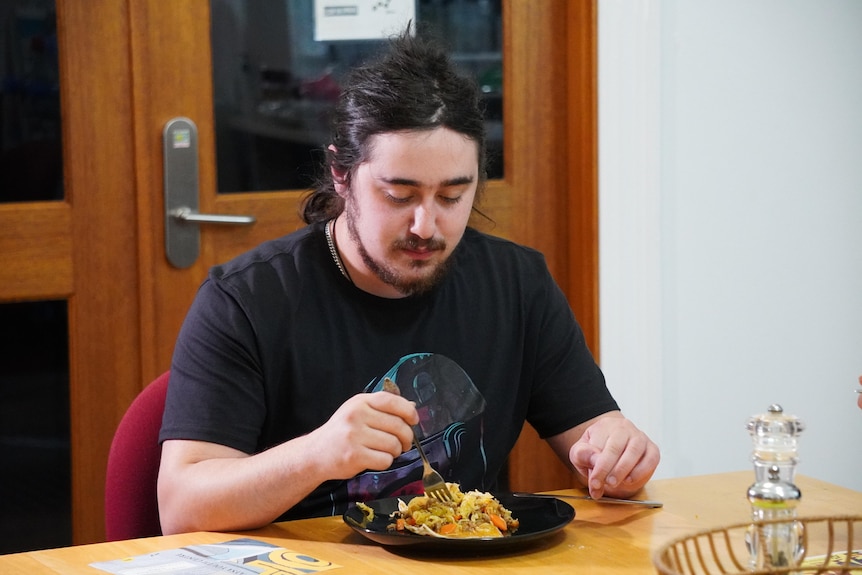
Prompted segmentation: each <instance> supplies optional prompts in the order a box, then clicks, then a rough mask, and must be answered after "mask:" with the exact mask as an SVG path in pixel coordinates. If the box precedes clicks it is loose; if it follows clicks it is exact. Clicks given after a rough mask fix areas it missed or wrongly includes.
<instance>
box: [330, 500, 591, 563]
mask: <svg viewBox="0 0 862 575" xmlns="http://www.w3.org/2000/svg"><path fill="white" fill-rule="evenodd" d="M492 495H493V496H494V497H496V498H497V499H498V500H499V501H500V503H502V504H503V506H504V507H506V508H507V509H509V510H510V511H511V512H512V517H514V518H515V519H517V520H518V521H519V522H520V527H519V528H518V530H517V531H515V532H514V533H513V534H511V535H509V536H507V537H471V538H467V539H442V538H440V537H433V536H430V535H418V534H416V533H410V532H399V531H389V530H388V529H387V528H386V527H387V526H388V525H389V524H390V523H391V522H392V520H391V519H390V518H389V516H390V515H391V514H392V513H393V512H394V511H396V510H397V509H398V499H399V498H398V497H390V498H388V499H378V500H376V501H369V502H368V503H367V505H368V506H369V507H371V508H372V509H374V520H373V521H367V520H366V518H365V515H364V514H363V513H362V511H361V510H360V509H359V508H358V507H356V506H355V505H351V506H350V508H349V509H348V510H347V511H346V512H345V513H344V516H343V518H344V522H345V523H347V524H348V525H349V526H350V527H352V528H353V530H354V531H356V532H357V533H359V534H360V535H362V536H364V537H367V538H368V539H370V540H372V541H374V542H376V543H380V544H381V545H392V546H395V545H397V546H407V545H412V546H421V547H422V548H434V549H437V548H444V549H469V550H471V551H474V550H492V549H494V550H502V549H506V550H508V549H511V548H512V547H513V546H515V545H519V544H521V543H527V542H530V541H535V540H536V539H540V538H543V537H547V536H548V535H550V534H551V533H555V532H557V531H559V530H560V529H562V528H563V527H565V526H566V525H567V524H568V523H569V522H570V521H571V520H572V519H573V518H574V517H575V509H574V508H573V507H572V506H571V505H569V504H568V503H565V502H563V501H560V500H559V499H546V498H539V497H515V496H513V495H512V494H510V493H492ZM401 499H402V500H404V501H405V502H407V501H410V499H412V497H410V496H407V497H402V498H401Z"/></svg>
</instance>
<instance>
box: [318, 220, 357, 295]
mask: <svg viewBox="0 0 862 575" xmlns="http://www.w3.org/2000/svg"><path fill="white" fill-rule="evenodd" d="M337 219H338V217H335V218H333V219H331V220H329V221H328V222H326V225H325V226H324V227H323V230H324V233H325V234H326V245H328V246H329V253H330V254H332V261H334V262H335V265H336V266H338V271H340V272H341V275H343V276H344V278H345V279H346V280H347V281H349V282H350V283H353V280H352V279H350V274H349V273H347V268H345V267H344V262H342V261H341V256H340V255H338V248H337V247H336V246H335V239H334V238H333V234H332V229H333V228H334V227H335V220H337Z"/></svg>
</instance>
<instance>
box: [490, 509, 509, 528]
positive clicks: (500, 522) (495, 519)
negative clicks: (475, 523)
mask: <svg viewBox="0 0 862 575" xmlns="http://www.w3.org/2000/svg"><path fill="white" fill-rule="evenodd" d="M488 517H489V518H490V519H491V523H493V524H494V527H496V528H497V529H499V530H500V531H506V530H507V529H508V527H507V526H506V520H505V519H503V518H502V517H500V516H499V515H496V514H494V513H489V514H488Z"/></svg>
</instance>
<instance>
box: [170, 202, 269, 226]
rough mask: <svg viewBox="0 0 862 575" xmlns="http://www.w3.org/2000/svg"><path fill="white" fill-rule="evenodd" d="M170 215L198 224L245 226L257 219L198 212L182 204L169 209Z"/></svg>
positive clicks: (182, 220)
mask: <svg viewBox="0 0 862 575" xmlns="http://www.w3.org/2000/svg"><path fill="white" fill-rule="evenodd" d="M171 216H172V217H174V218H176V219H178V220H180V221H181V222H194V223H198V224H234V225H239V226H245V225H249V224H253V223H254V222H256V221H257V219H256V218H255V217H254V216H229V215H227V214H199V213H198V212H196V211H194V210H192V209H191V208H189V207H186V206H182V207H179V208H176V209H175V210H172V211H171Z"/></svg>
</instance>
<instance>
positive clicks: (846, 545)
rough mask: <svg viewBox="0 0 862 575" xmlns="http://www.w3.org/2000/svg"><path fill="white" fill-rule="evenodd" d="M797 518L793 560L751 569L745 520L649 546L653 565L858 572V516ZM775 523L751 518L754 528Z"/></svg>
mask: <svg viewBox="0 0 862 575" xmlns="http://www.w3.org/2000/svg"><path fill="white" fill-rule="evenodd" d="M797 521H798V522H799V524H801V526H802V529H801V530H800V542H801V544H802V548H801V556H800V557H799V559H798V564H797V565H796V566H790V567H787V566H781V567H765V568H758V569H754V568H753V567H752V566H751V554H750V552H749V545H750V543H749V542H750V540H751V534H752V524H751V523H743V524H739V525H732V526H729V527H720V528H716V529H712V530H708V531H701V532H698V533H694V534H691V535H687V536H685V537H681V538H678V539H675V540H673V541H670V542H669V543H666V544H665V545H663V546H662V547H661V548H660V549H658V550H657V551H656V552H655V554H654V555H653V565H654V566H655V568H656V570H657V571H658V572H659V573H660V574H661V575H717V574H722V575H743V574H745V575H770V574H779V573H804V574H809V573H811V574H817V573H823V574H833V573H834V574H839V573H847V574H862V516H842V517H808V518H805V517H801V518H799V519H797ZM776 523H778V522H776V521H765V522H762V523H757V524H756V529H762V528H764V527H769V526H771V525H773V524H776ZM785 525H786V523H785ZM761 532H762V531H761Z"/></svg>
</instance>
